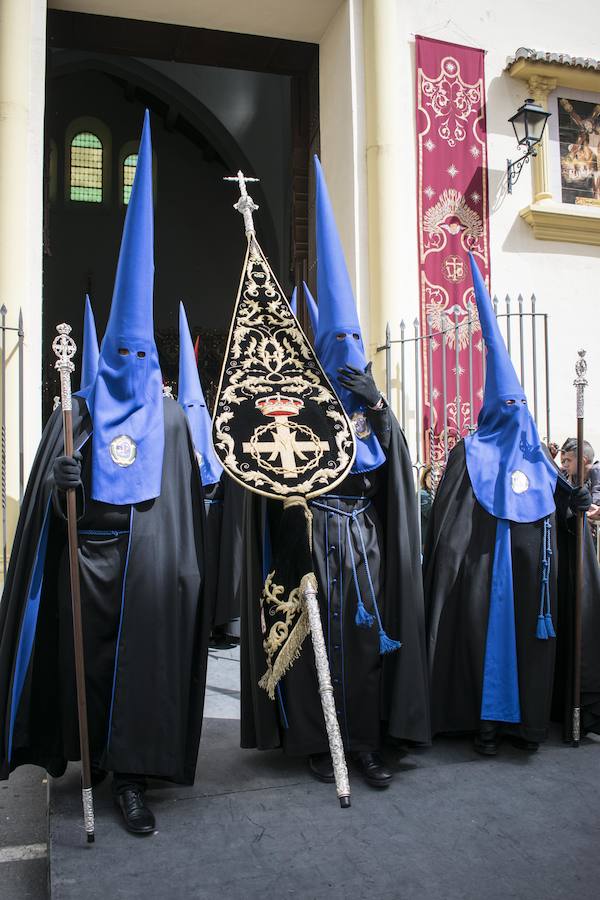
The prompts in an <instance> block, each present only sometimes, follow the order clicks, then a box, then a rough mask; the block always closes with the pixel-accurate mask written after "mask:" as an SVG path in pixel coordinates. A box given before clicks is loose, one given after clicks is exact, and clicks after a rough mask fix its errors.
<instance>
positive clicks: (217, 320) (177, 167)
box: [42, 47, 295, 418]
mask: <svg viewBox="0 0 600 900" xmlns="http://www.w3.org/2000/svg"><path fill="white" fill-rule="evenodd" d="M291 82H292V78H291V77H290V76H287V75H282V74H274V73H269V72H255V71H247V70H246V71H244V70H234V69H229V68H220V67H216V66H203V65H197V64H190V63H182V62H171V61H167V60H162V59H148V58H143V59H142V58H133V57H128V56H124V55H118V56H117V55H111V54H104V53H96V52H94V53H90V52H88V51H81V50H76V49H72V48H68V49H64V48H54V47H51V48H50V49H49V54H48V69H47V105H46V109H47V112H46V160H45V174H46V177H45V223H44V225H45V227H44V305H43V310H44V313H43V334H44V371H43V375H42V379H43V388H44V418H47V417H48V415H49V414H50V411H51V409H52V404H53V396H54V393H56V391H55V381H56V379H55V375H54V373H53V354H52V349H51V344H52V339H53V336H54V334H55V329H56V325H57V324H59V323H60V322H63V321H66V322H68V323H69V324H71V325H72V327H73V334H74V337H75V340H76V342H77V343H78V344H79V343H80V341H81V335H82V324H83V321H82V320H83V305H84V299H85V294H86V293H87V294H89V296H90V299H91V301H92V305H93V308H94V312H95V316H96V324H97V330H98V336H99V339H100V340H101V338H102V334H103V332H104V328H105V325H106V321H107V317H108V311H109V308H110V302H111V295H112V286H113V282H114V276H115V270H116V265H117V257H118V249H119V241H120V237H121V231H122V227H123V219H124V215H125V210H126V205H125V203H126V198H127V194H128V189H129V187H130V184H131V181H132V177H133V173H134V171H135V159H136V156H135V154H136V152H137V143H136V142H137V139H138V136H139V133H140V128H141V123H142V118H143V113H144V109H145V108H148V109H149V110H150V113H151V125H152V140H153V147H154V161H153V163H154V201H155V295H154V297H155V299H154V310H155V312H154V315H155V330H156V337H157V344H158V348H159V353H160V359H161V367H162V372H163V377H164V381H165V383H166V384H169V385H171V386H172V387H173V389H174V393H175V394H176V381H177V360H178V332H177V317H178V304H179V301H180V300H182V301H183V302H184V304H185V306H186V309H187V313H188V318H189V322H190V327H191V330H192V336H193V338H194V339H196V337H199V338H200V351H199V366H200V375H201V379H202V382H203V387H204V391H205V394H206V395H207V402H208V404H209V406H211V407H212V401H213V398H214V393H215V390H216V384H217V381H218V377H219V371H220V365H221V358H222V352H223V348H224V342H225V338H226V334H227V331H228V328H229V318H230V313H231V309H232V307H233V303H234V300H235V296H236V292H237V288H238V283H239V277H240V266H241V264H242V261H243V256H244V252H245V239H244V232H243V223H242V220H241V217H240V216H239V215H238V214H237V212H235V210H233V208H232V206H233V204H234V203H235V201H236V200H237V198H238V196H239V193H238V188H237V185H236V184H231V183H227V182H224V181H223V178H224V177H225V176H229V175H233V174H235V173H236V172H237V170H238V169H242V170H243V171H244V173H245V174H247V175H252V176H257V177H259V178H260V182H259V183H258V184H256V185H253V186H252V195H253V197H254V199H255V200H256V202H257V203H258V204H259V206H260V209H259V212H258V213H257V214H256V226H257V233H258V237H259V240H260V241H261V244H262V246H263V248H264V250H265V252H266V254H267V256H268V257H269V259H270V261H271V263H272V266H273V269H274V271H275V272H276V273H277V277H278V279H279V281H280V283H281V285H282V287H283V288H284V290H285V292H286V293H287V294H288V296H289V293H290V292H291V289H292V286H293V283H294V280H295V278H294V259H293V247H292V244H293V234H292V231H293V229H292V227H291V220H292V206H293V202H292V201H293V198H292V186H293V165H292V155H293V154H292V150H293V147H292V109H291V105H292V84H291ZM78 165H79V166H83V169H84V171H83V172H81V171H80V170H79V169H78ZM81 184H84V185H90V184H93V187H91V188H89V187H87V188H86V187H81ZM77 383H78V373H76V375H75V384H77Z"/></svg>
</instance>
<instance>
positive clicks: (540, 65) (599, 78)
mask: <svg viewBox="0 0 600 900" xmlns="http://www.w3.org/2000/svg"><path fill="white" fill-rule="evenodd" d="M504 71H505V72H506V73H507V74H508V75H510V77H511V78H519V79H521V80H523V81H529V80H530V79H531V78H534V77H536V76H537V77H538V78H539V77H541V78H547V79H551V80H554V81H556V84H557V85H561V86H564V87H571V88H576V89H577V90H580V91H596V92H600V60H598V59H592V58H591V57H583V56H569V55H568V54H567V53H549V52H546V51H544V50H533V49H530V48H528V47H519V48H518V50H517V51H516V52H515V53H514V54H513V55H512V56H509V57H508V59H507V61H506V67H505V69H504Z"/></svg>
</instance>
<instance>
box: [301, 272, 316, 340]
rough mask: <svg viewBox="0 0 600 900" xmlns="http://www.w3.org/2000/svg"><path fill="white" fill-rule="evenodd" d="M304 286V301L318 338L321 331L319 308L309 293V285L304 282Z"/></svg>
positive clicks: (314, 332)
mask: <svg viewBox="0 0 600 900" xmlns="http://www.w3.org/2000/svg"><path fill="white" fill-rule="evenodd" d="M302 284H303V285H304V299H305V300H306V307H307V309H308V315H309V318H310V324H311V325H312V330H313V334H314V336H315V338H316V336H317V331H318V330H319V307H318V306H317V303H316V301H315V298H314V297H313V295H312V294H311V292H310V291H309V289H308V285H307V283H306V282H305V281H303V282H302Z"/></svg>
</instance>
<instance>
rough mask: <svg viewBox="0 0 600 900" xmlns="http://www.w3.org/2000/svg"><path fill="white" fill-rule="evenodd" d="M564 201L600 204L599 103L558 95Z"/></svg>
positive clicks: (587, 204)
mask: <svg viewBox="0 0 600 900" xmlns="http://www.w3.org/2000/svg"><path fill="white" fill-rule="evenodd" d="M558 133H559V142H560V172H561V188H562V201H563V203H576V204H579V205H584V206H600V103H596V104H595V103H591V102H589V101H585V100H568V99H567V98H565V97H559V98H558Z"/></svg>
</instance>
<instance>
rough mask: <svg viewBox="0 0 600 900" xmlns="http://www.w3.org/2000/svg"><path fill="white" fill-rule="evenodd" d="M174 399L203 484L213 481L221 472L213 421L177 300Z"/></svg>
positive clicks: (186, 325) (182, 311)
mask: <svg viewBox="0 0 600 900" xmlns="http://www.w3.org/2000/svg"><path fill="white" fill-rule="evenodd" d="M177 402H178V403H179V405H180V406H181V408H182V409H183V411H184V413H185V414H186V416H187V418H188V422H189V423H190V431H191V432H192V439H193V441H194V448H195V450H196V453H197V454H198V457H199V464H200V476H201V478H202V484H203V485H204V486H205V487H206V486H207V485H209V484H216V483H217V481H218V480H219V479H220V477H221V475H222V473H223V466H222V465H221V463H220V462H219V460H218V459H217V457H216V455H215V451H214V448H213V443H212V422H211V418H210V415H209V413H208V409H207V408H206V402H205V400H204V394H203V393H202V385H201V384H200V377H199V375H198V364H197V362H196V354H195V352H194V345H193V343H192V336H191V334H190V328H189V325H188V320H187V316H186V314H185V309H184V306H183V303H180V304H179V381H178V384H177Z"/></svg>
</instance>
